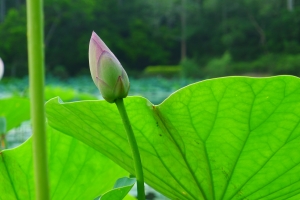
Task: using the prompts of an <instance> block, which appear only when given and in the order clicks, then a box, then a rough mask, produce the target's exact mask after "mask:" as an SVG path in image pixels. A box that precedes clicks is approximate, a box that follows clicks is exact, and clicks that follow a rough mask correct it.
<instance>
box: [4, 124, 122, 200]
mask: <svg viewBox="0 0 300 200" xmlns="http://www.w3.org/2000/svg"><path fill="white" fill-rule="evenodd" d="M47 139H48V154H49V157H48V158H49V159H48V161H49V172H50V173H49V176H50V194H51V199H54V200H59V199H94V198H95V197H97V196H99V195H100V194H103V193H105V192H106V191H108V190H110V189H111V188H112V187H113V185H114V183H115V181H116V180H117V179H118V178H119V177H122V176H125V175H128V172H126V171H125V170H123V169H122V168H120V167H119V166H118V165H116V164H115V163H113V162H112V161H111V160H109V159H108V158H107V157H105V156H104V155H102V154H101V153H99V152H97V151H95V150H94V149H92V148H91V147H89V146H87V145H85V144H83V143H82V142H80V141H78V140H76V139H75V138H72V137H70V136H67V135H64V134H62V133H60V132H58V131H56V130H55V129H53V128H48V136H47ZM32 165H33V164H32V144H31V139H29V140H27V141H26V142H25V143H24V144H22V145H21V146H19V147H17V148H15V149H10V150H4V151H2V152H0V183H1V184H0V194H1V195H0V200H15V199H26V200H31V199H32V200H34V199H35V198H34V184H33V179H34V178H33V167H32Z"/></svg>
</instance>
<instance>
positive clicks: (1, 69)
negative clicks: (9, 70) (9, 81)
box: [0, 58, 4, 80]
mask: <svg viewBox="0 0 300 200" xmlns="http://www.w3.org/2000/svg"><path fill="white" fill-rule="evenodd" d="M3 74H4V63H3V61H2V59H1V58H0V80H1V79H2V77H3Z"/></svg>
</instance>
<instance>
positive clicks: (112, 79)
mask: <svg viewBox="0 0 300 200" xmlns="http://www.w3.org/2000/svg"><path fill="white" fill-rule="evenodd" d="M89 64H90V71H91V75H92V79H93V81H94V83H95V85H96V86H97V88H98V89H99V90H100V92H101V94H102V96H103V98H104V99H105V100H106V101H108V102H110V103H113V102H115V100H116V99H121V98H125V97H127V95H128V91H129V79H128V76H127V74H126V71H125V70H124V68H123V67H122V65H121V63H120V62H119V61H118V59H117V58H116V57H115V55H114V54H113V53H112V52H111V51H110V50H109V48H108V47H107V46H106V45H105V43H104V42H103V41H102V40H101V39H100V37H99V36H98V35H97V34H96V33H95V32H93V33H92V37H91V40H90V45H89Z"/></svg>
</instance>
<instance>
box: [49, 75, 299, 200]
mask: <svg viewBox="0 0 300 200" xmlns="http://www.w3.org/2000/svg"><path fill="white" fill-rule="evenodd" d="M125 107H126V109H127V112H128V115H129V118H130V120H131V123H132V127H133V131H134V133H135V135H136V139H137V143H138V146H139V150H140V153H141V159H142V163H143V168H144V174H145V180H146V183H148V184H149V185H150V186H152V187H153V188H155V189H157V190H158V191H160V192H161V193H162V194H164V195H166V196H168V197H170V198H172V199H191V200H192V199H208V200H210V199H260V198H263V199H288V198H292V197H293V196H295V195H297V194H299V193H300V176H299V174H300V154H299V153H300V145H299V143H300V138H299V135H300V126H299V123H300V114H299V113H300V80H299V78H296V77H293V76H277V77H270V78H250V77H227V78H219V79H211V80H206V81H202V82H199V83H196V84H192V85H189V86H187V87H185V88H183V89H181V90H179V91H177V92H175V93H173V94H172V95H171V96H170V97H169V98H168V99H166V100H165V101H164V102H163V103H162V104H160V105H158V106H154V105H152V104H151V103H150V102H149V101H148V100H147V99H144V98H142V97H129V98H126V99H125ZM46 110H47V117H48V120H49V123H50V124H51V126H53V127H55V128H57V129H59V130H60V131H62V132H63V133H66V134H69V135H71V136H73V137H75V138H78V139H79V140H81V141H83V142H84V143H86V144H88V145H89V146H91V147H93V148H95V149H97V150H98V151H100V152H103V153H104V154H105V155H107V156H108V157H109V158H111V159H112V160H114V161H115V162H116V163H118V164H119V165H120V166H122V167H123V168H124V169H126V170H127V171H129V172H130V173H132V174H134V168H133V165H132V158H131V152H130V148H129V145H128V142H127V139H126V133H125V130H124V128H123V124H122V121H121V119H120V117H119V115H118V112H117V109H116V106H115V105H114V104H108V103H107V102H105V101H83V102H73V103H62V102H60V101H59V100H58V99H57V98H56V99H52V100H50V101H49V102H48V103H47V104H46Z"/></svg>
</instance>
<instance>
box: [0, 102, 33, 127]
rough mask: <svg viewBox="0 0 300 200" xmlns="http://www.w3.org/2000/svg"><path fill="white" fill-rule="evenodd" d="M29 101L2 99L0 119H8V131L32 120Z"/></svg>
mask: <svg viewBox="0 0 300 200" xmlns="http://www.w3.org/2000/svg"><path fill="white" fill-rule="evenodd" d="M29 106H30V103H29V99H27V98H21V97H9V98H4V99H0V117H5V118H6V131H9V130H11V129H12V128H15V127H17V126H19V125H20V124H21V123H22V122H23V121H26V120H29V119H30V110H29Z"/></svg>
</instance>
